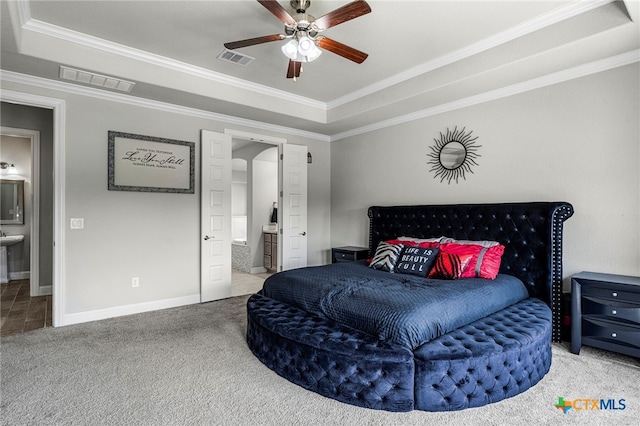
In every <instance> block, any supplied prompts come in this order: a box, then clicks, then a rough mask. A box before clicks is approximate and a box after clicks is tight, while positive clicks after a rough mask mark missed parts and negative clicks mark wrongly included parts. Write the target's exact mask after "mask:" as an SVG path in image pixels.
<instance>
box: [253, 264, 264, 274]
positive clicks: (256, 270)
mask: <svg viewBox="0 0 640 426" xmlns="http://www.w3.org/2000/svg"><path fill="white" fill-rule="evenodd" d="M263 272H267V269H266V268H264V267H262V266H254V267H253V268H251V273H252V274H262V273H263Z"/></svg>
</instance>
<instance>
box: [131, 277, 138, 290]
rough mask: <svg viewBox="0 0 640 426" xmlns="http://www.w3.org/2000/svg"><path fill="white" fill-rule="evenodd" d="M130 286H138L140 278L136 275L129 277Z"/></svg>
mask: <svg viewBox="0 0 640 426" xmlns="http://www.w3.org/2000/svg"><path fill="white" fill-rule="evenodd" d="M131 287H133V288H136V287H140V278H138V277H133V278H131Z"/></svg>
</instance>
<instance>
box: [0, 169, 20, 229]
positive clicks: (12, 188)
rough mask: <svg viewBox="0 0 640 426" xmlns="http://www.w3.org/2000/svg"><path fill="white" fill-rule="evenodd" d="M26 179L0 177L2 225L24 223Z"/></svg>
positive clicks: (0, 220) (0, 222)
mask: <svg viewBox="0 0 640 426" xmlns="http://www.w3.org/2000/svg"><path fill="white" fill-rule="evenodd" d="M23 212H24V181H23V180H8V179H0V225H23V224H24V214H23Z"/></svg>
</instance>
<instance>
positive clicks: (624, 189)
mask: <svg viewBox="0 0 640 426" xmlns="http://www.w3.org/2000/svg"><path fill="white" fill-rule="evenodd" d="M639 68H640V66H639V65H638V64H633V65H629V66H625V67H622V68H617V69H613V70H610V71H607V72H603V73H600V74H595V75H591V76H588V77H583V78H580V79H576V80H572V81H569V82H565V83H563V84H557V85H553V86H549V87H546V88H542V89H538V90H535V91H531V92H526V93H522V94H519V95H516V96H511V97H508V98H504V99H500V100H495V101H492V102H488V103H484V104H481V105H477V106H473V107H468V108H464V109H459V110H456V111H452V112H448V113H444V114H440V115H436V116H432V117H429V118H424V119H420V120H417V121H413V122H410V123H406V124H403V125H398V126H395V127H392V128H386V129H384V130H379V131H375V132H371V133H367V134H364V135H359V136H355V137H351V138H349V139H345V140H340V141H337V142H335V143H332V145H331V179H332V187H331V206H332V210H331V211H332V214H331V225H332V227H331V236H332V245H334V246H338V245H347V244H354V245H355V244H358V245H360V244H362V245H365V246H366V245H367V243H368V219H367V208H368V207H369V206H371V205H396V204H430V203H462V202H467V203H468V202H478V203H482V202H508V201H532V200H540V201H551V200H562V201H568V202H570V203H572V204H573V206H574V208H575V215H574V216H573V217H572V218H571V219H569V220H568V221H567V222H566V227H565V240H564V247H565V249H564V275H565V277H568V276H570V275H572V274H575V273H577V272H579V271H582V270H588V271H597V272H608V273H616V274H626V275H640V242H639V239H638V236H639V235H640V216H639V212H640V171H639V170H640V151H639V145H640V144H639V140H640V134H639V127H640V126H639V122H638V120H639V116H640V108H639V101H640V97H639V96H638V94H639V93H640V88H639V83H638V82H639V81H640V71H639ZM455 126H458V127H459V128H462V127H466V128H467V130H472V131H473V134H474V135H475V136H478V140H477V144H479V145H482V147H481V148H480V149H479V151H478V152H479V154H480V155H481V157H479V158H478V160H477V162H478V164H479V165H478V166H476V167H474V168H473V169H472V171H473V173H468V174H467V177H466V180H461V181H459V183H458V184H455V183H451V184H447V182H446V181H445V182H444V183H441V182H440V180H439V179H438V180H436V179H434V173H432V172H430V171H429V170H430V167H429V166H428V165H427V161H428V157H427V155H428V153H429V152H430V150H429V147H430V146H431V145H433V144H434V138H439V132H444V131H446V129H447V128H450V129H453V128H454V127H455ZM565 285H567V280H565Z"/></svg>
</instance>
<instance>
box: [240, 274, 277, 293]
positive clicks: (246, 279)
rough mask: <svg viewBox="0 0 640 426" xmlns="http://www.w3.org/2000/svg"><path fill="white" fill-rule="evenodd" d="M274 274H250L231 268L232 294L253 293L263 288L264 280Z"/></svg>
mask: <svg viewBox="0 0 640 426" xmlns="http://www.w3.org/2000/svg"><path fill="white" fill-rule="evenodd" d="M271 275H273V274H271V273H269V272H265V273H262V274H248V273H246V272H242V271H238V270H237V269H232V270H231V296H242V295H245V294H253V293H256V292H257V291H258V290H260V289H261V288H262V284H263V283H264V280H265V279H266V278H268V277H269V276H271Z"/></svg>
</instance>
